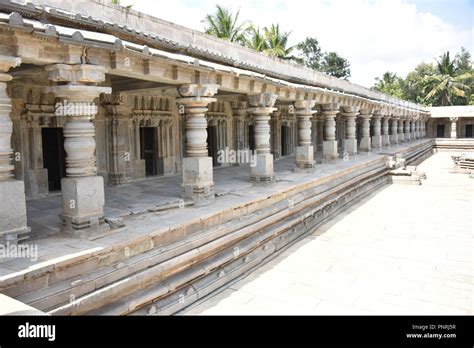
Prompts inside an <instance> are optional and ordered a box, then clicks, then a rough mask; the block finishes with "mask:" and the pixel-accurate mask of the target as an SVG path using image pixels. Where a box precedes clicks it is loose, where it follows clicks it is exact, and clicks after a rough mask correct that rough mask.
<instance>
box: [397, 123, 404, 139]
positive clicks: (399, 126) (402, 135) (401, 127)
mask: <svg viewBox="0 0 474 348" xmlns="http://www.w3.org/2000/svg"><path fill="white" fill-rule="evenodd" d="M404 122H405V120H404V119H403V118H400V121H398V143H404V142H405V134H404V133H403V129H404V127H403V125H404Z"/></svg>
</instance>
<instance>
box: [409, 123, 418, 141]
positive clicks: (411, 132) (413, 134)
mask: <svg viewBox="0 0 474 348" xmlns="http://www.w3.org/2000/svg"><path fill="white" fill-rule="evenodd" d="M410 127H411V129H410V134H411V140H412V141H413V140H415V139H416V138H417V136H416V124H415V121H414V120H411V122H410Z"/></svg>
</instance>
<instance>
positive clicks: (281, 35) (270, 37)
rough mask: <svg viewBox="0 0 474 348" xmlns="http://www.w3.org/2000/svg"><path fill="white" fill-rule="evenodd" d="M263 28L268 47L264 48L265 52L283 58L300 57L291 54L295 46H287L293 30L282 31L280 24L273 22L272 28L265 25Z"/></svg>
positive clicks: (294, 58)
mask: <svg viewBox="0 0 474 348" xmlns="http://www.w3.org/2000/svg"><path fill="white" fill-rule="evenodd" d="M263 30H264V33H265V39H266V42H267V45H266V46H267V47H266V48H265V49H264V50H263V52H265V54H268V55H269V56H271V57H278V58H281V59H293V60H298V58H296V57H295V56H293V55H291V51H293V49H294V48H295V46H291V47H286V46H287V45H288V38H289V36H290V34H291V32H281V31H280V25H279V24H277V25H275V24H272V26H271V27H270V28H267V27H265V28H264V29H263Z"/></svg>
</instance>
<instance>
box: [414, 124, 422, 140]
mask: <svg viewBox="0 0 474 348" xmlns="http://www.w3.org/2000/svg"><path fill="white" fill-rule="evenodd" d="M420 123H421V121H420V120H417V121H416V122H415V138H416V139H420V138H421V129H420Z"/></svg>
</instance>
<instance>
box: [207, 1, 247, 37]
mask: <svg viewBox="0 0 474 348" xmlns="http://www.w3.org/2000/svg"><path fill="white" fill-rule="evenodd" d="M216 8H217V10H216V13H215V14H213V15H209V14H208V15H206V18H205V19H204V20H203V21H202V22H204V23H206V24H207V27H206V28H205V32H206V34H210V35H214V36H216V37H218V38H221V39H226V40H229V41H231V42H237V43H240V44H244V43H245V41H246V36H247V34H248V33H249V30H250V26H249V25H248V24H246V23H240V24H238V19H239V15H240V10H238V11H237V13H236V14H235V15H234V14H233V13H232V11H231V10H230V9H227V8H223V7H222V6H220V5H216Z"/></svg>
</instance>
